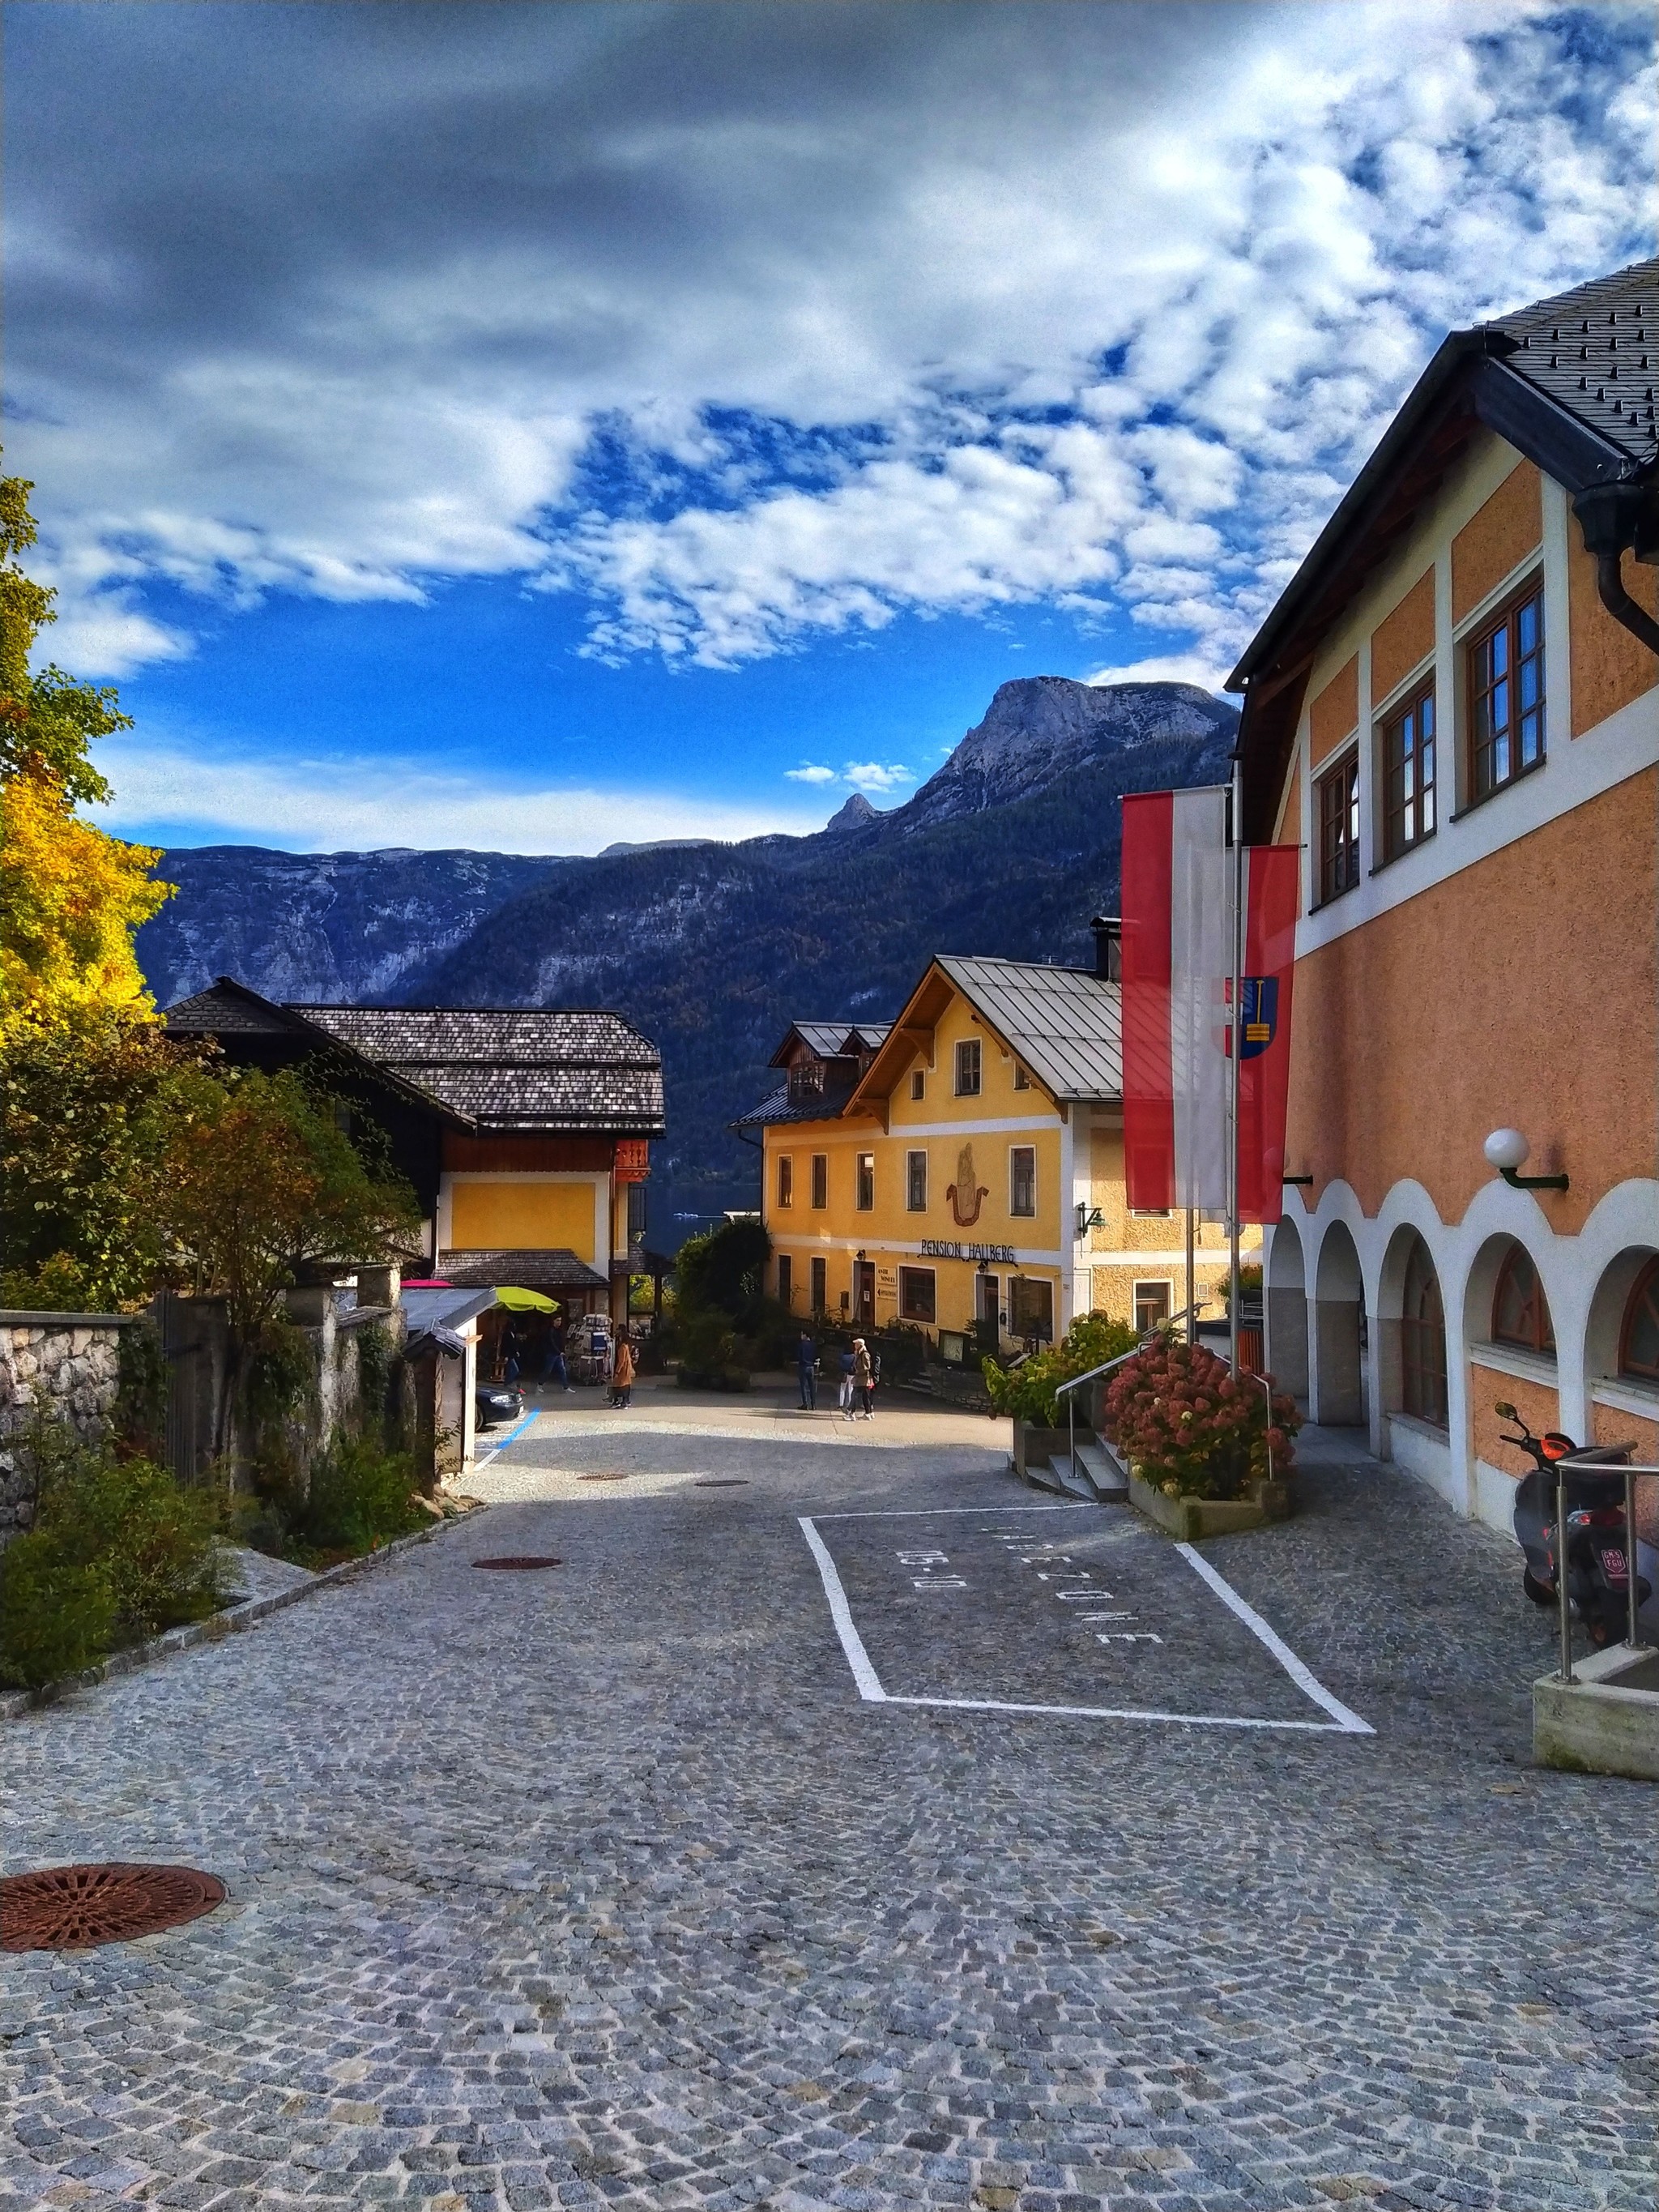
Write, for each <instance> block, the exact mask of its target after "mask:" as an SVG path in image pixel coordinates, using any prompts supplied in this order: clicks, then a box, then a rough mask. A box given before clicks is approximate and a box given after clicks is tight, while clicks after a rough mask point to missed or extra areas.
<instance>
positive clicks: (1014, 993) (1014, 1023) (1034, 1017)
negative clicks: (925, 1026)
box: [935, 953, 1123, 1100]
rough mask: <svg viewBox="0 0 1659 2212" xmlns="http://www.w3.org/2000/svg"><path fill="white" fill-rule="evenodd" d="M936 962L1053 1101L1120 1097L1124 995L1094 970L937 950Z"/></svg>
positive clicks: (1121, 1087)
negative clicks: (1046, 965) (938, 952)
mask: <svg viewBox="0 0 1659 2212" xmlns="http://www.w3.org/2000/svg"><path fill="white" fill-rule="evenodd" d="M935 964H936V965H937V966H938V967H939V969H941V970H942V971H943V972H944V974H945V975H948V976H949V977H950V979H951V981H952V982H953V983H954V984H955V985H956V987H957V989H958V990H959V991H960V992H961V993H962V994H963V996H964V997H965V998H967V999H968V1000H969V1001H970V1002H971V1003H972V1004H973V1005H974V1006H976V1007H977V1008H978V1009H979V1011H980V1012H981V1013H982V1014H983V1015H984V1016H985V1018H986V1019H987V1021H988V1022H989V1023H990V1024H991V1025H992V1026H993V1028H994V1029H995V1030H996V1032H997V1034H998V1035H999V1036H1000V1037H1002V1038H1003V1039H1004V1040H1005V1042H1006V1043H1007V1044H1008V1046H1009V1047H1010V1048H1011V1049H1012V1051H1013V1052H1015V1053H1016V1054H1018V1057H1019V1058H1020V1059H1021V1060H1024V1063H1025V1065H1026V1066H1027V1067H1029V1068H1030V1071H1031V1073H1032V1074H1033V1075H1035V1076H1036V1079H1037V1080H1038V1081H1039V1082H1040V1083H1042V1084H1044V1085H1046V1086H1047V1087H1048V1090H1049V1091H1052V1092H1053V1094H1054V1097H1056V1098H1065V1099H1079V1100H1081V1099H1107V1098H1109V1099H1117V1098H1121V1097H1122V1095H1123V1022H1122V1000H1121V995H1120V993H1119V989H1118V986H1117V985H1116V984H1115V983H1109V982H1107V981H1104V979H1103V977H1101V976H1099V975H1096V974H1095V973H1094V971H1093V970H1092V969H1088V968H1043V967H1039V966H1037V965H1036V964H1035V963H1029V962H1026V961H1023V960H987V959H980V958H977V957H975V958H971V959H964V958H962V957H957V956H956V955H954V954H951V953H941V954H940V955H939V958H938V961H937V963H935Z"/></svg>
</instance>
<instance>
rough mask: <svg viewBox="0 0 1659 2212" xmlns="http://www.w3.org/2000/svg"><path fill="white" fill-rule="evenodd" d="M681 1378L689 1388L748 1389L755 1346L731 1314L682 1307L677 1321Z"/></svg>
mask: <svg viewBox="0 0 1659 2212" xmlns="http://www.w3.org/2000/svg"><path fill="white" fill-rule="evenodd" d="M674 1341H675V1344H676V1346H677V1347H678V1352H679V1363H680V1364H679V1379H680V1383H681V1385H682V1387H683V1388H684V1389H688V1390H746V1389H748V1388H749V1376H750V1371H751V1369H752V1367H753V1365H754V1352H755V1347H754V1346H753V1344H752V1343H750V1342H749V1341H748V1340H745V1339H744V1338H741V1337H739V1336H738V1333H737V1330H736V1329H735V1328H733V1326H732V1319H731V1316H729V1315H727V1314H723V1313H720V1312H719V1311H718V1310H714V1309H710V1308H702V1307H700V1308H697V1309H696V1310H690V1309H688V1308H686V1307H684V1306H683V1307H682V1308H681V1310H680V1313H679V1316H678V1321H677V1322H676V1324H675V1328H674Z"/></svg>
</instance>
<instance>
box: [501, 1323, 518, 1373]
mask: <svg viewBox="0 0 1659 2212" xmlns="http://www.w3.org/2000/svg"><path fill="white" fill-rule="evenodd" d="M520 1341H521V1340H520V1335H519V1332H518V1330H517V1329H516V1328H513V1323H512V1322H510V1321H507V1322H503V1323H502V1325H501V1336H500V1338H499V1340H498V1341H497V1344H496V1352H497V1355H498V1357H499V1358H500V1360H501V1380H502V1382H503V1383H516V1382H517V1381H518V1379H519V1352H520Z"/></svg>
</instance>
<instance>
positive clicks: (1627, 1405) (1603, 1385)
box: [1589, 1375, 1659, 1421]
mask: <svg viewBox="0 0 1659 2212" xmlns="http://www.w3.org/2000/svg"><path fill="white" fill-rule="evenodd" d="M1589 1394H1590V1398H1591V1401H1592V1402H1593V1403H1594V1404H1595V1405H1598V1406H1611V1407H1613V1411H1614V1412H1615V1413H1633V1414H1634V1415H1635V1416H1636V1418H1637V1419H1638V1421H1659V1388H1656V1387H1655V1385H1654V1384H1652V1383H1637V1382H1634V1381H1632V1378H1631V1377H1630V1376H1628V1375H1601V1376H1597V1377H1596V1378H1595V1380H1594V1381H1593V1382H1592V1383H1591V1384H1590V1386H1589Z"/></svg>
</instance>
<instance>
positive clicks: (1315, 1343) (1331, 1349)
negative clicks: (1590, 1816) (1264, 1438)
mask: <svg viewBox="0 0 1659 2212" xmlns="http://www.w3.org/2000/svg"><path fill="white" fill-rule="evenodd" d="M1363 1317H1364V1278H1363V1276H1362V1275H1361V1273H1360V1269H1359V1252H1358V1247H1357V1246H1356V1244H1355V1243H1354V1241H1353V1237H1352V1232H1351V1231H1350V1230H1349V1229H1348V1227H1347V1225H1346V1223H1345V1222H1341V1221H1334V1222H1332V1224H1331V1225H1330V1227H1329V1228H1328V1230H1327V1231H1325V1235H1324V1238H1323V1240H1322V1243H1321V1244H1320V1247H1319V1260H1318V1265H1317V1267H1316V1272H1315V1277H1314V1317H1313V1327H1312V1328H1310V1330H1309V1332H1308V1337H1309V1346H1308V1348H1309V1354H1310V1362H1309V1364H1310V1370H1311V1371H1310V1375H1309V1378H1308V1403H1309V1410H1310V1413H1312V1415H1313V1418H1314V1419H1315V1420H1316V1421H1318V1422H1320V1423H1321V1424H1322V1425H1326V1426H1328V1427H1333V1428H1343V1429H1352V1428H1358V1427H1360V1426H1361V1425H1363V1424H1364V1419H1365V1376H1364V1356H1363V1348H1362V1334H1361V1322H1362V1320H1363Z"/></svg>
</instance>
